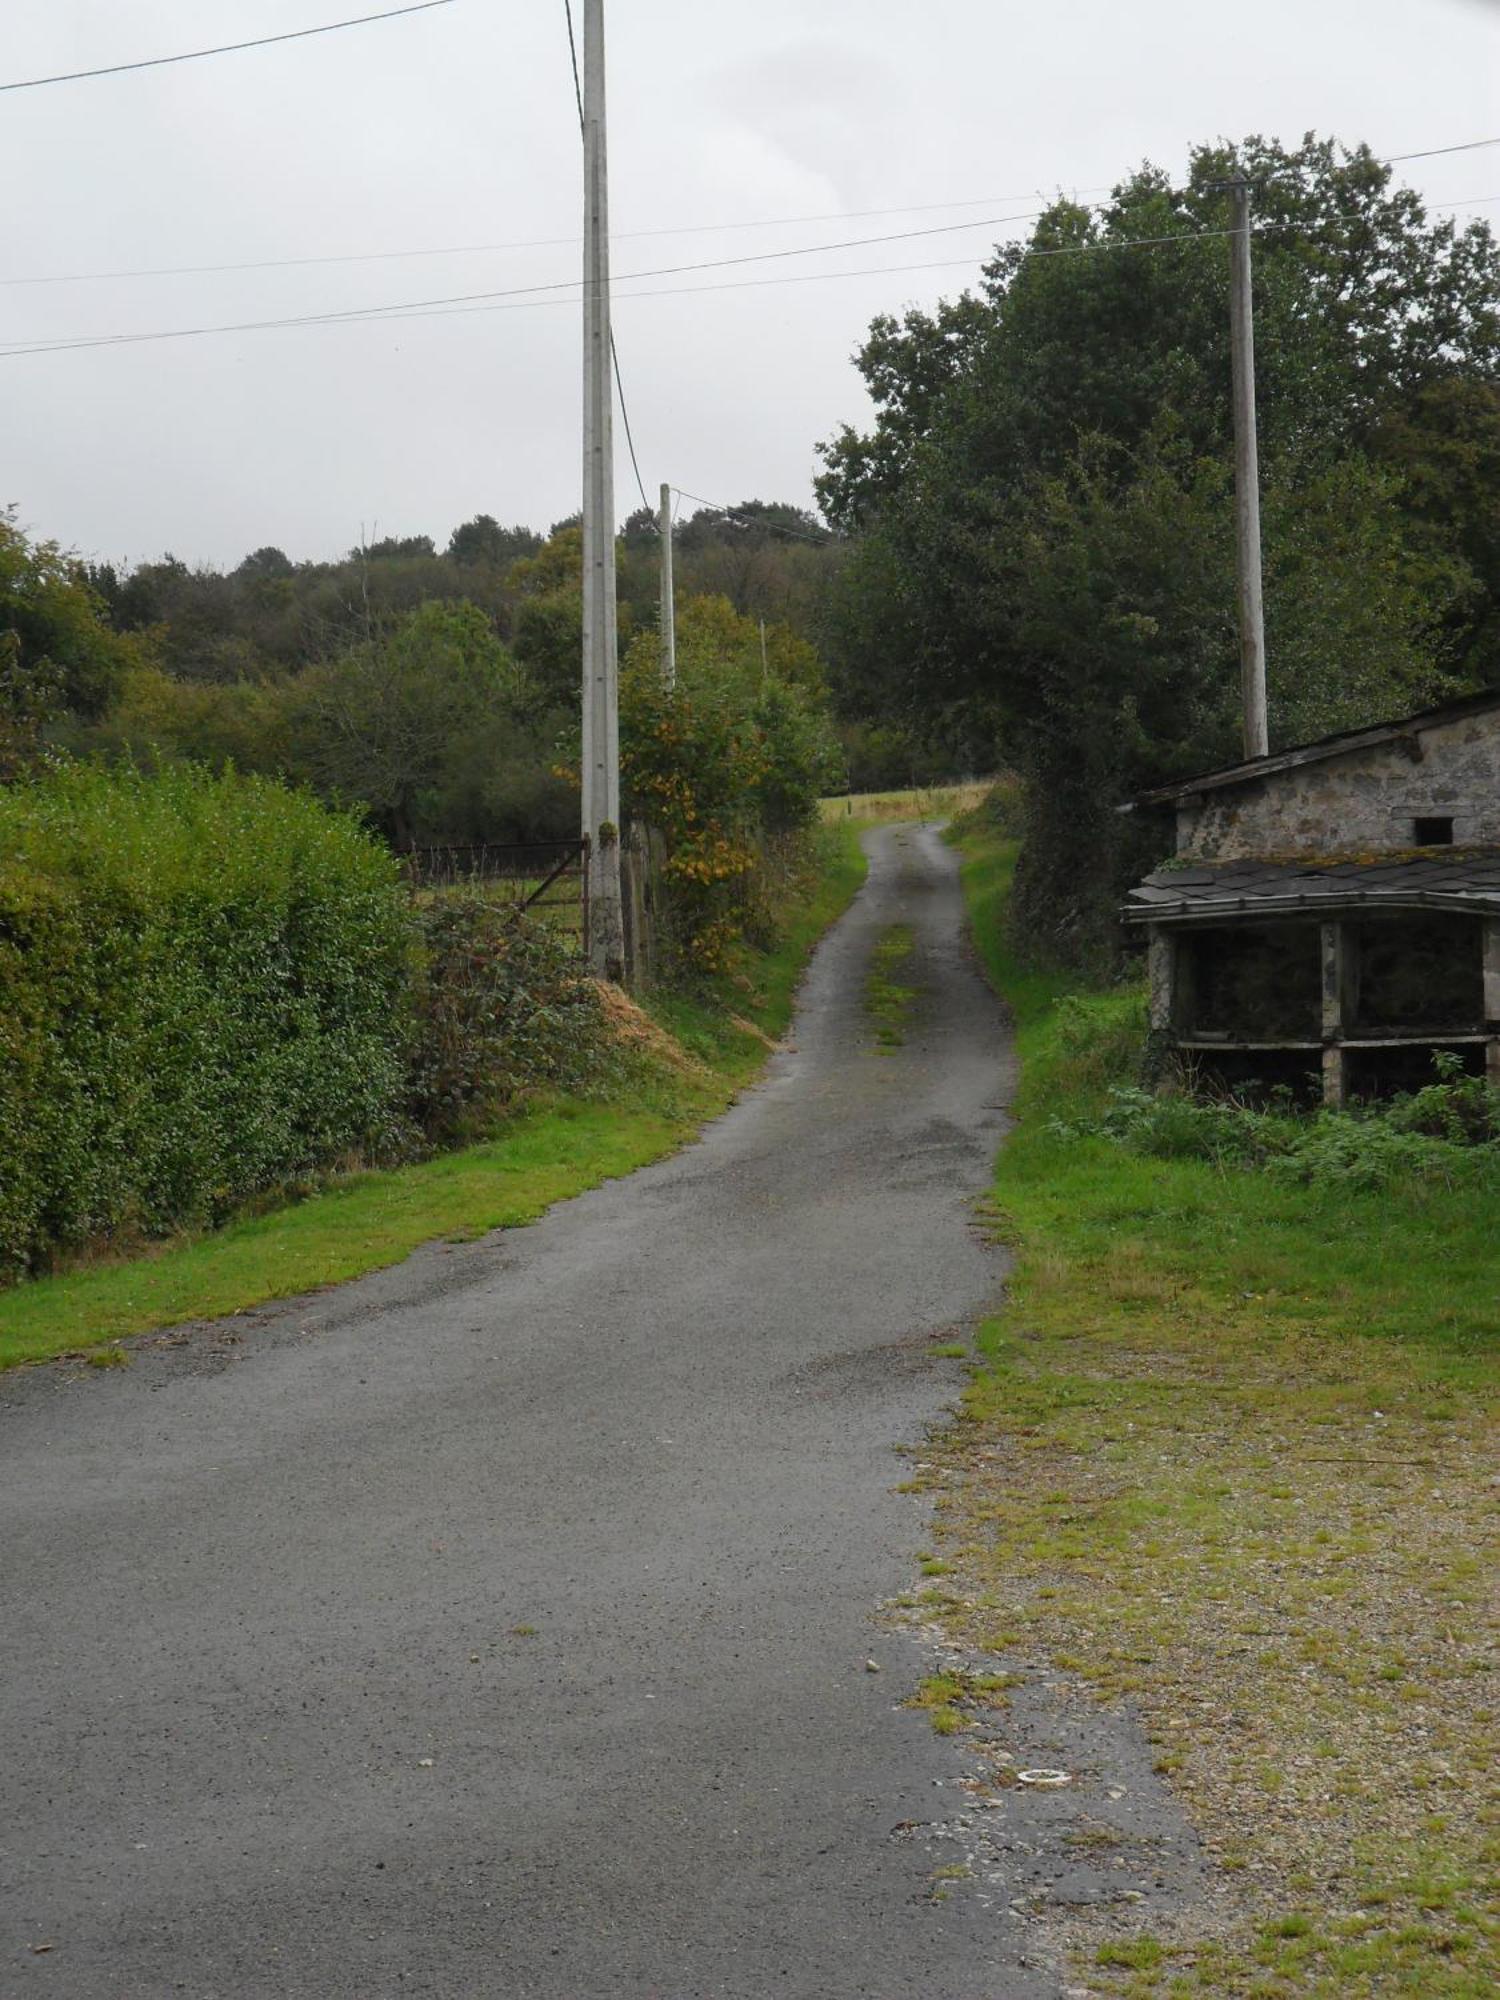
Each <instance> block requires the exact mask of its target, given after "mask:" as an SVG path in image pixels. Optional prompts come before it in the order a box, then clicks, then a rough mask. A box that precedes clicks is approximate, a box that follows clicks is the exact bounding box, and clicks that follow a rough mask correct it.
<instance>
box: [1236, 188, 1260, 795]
mask: <svg viewBox="0 0 1500 2000" xmlns="http://www.w3.org/2000/svg"><path fill="white" fill-rule="evenodd" d="M1229 197H1230V201H1231V203H1232V205H1233V229H1232V233H1231V235H1230V238H1229V245H1230V346H1231V351H1232V354H1233V359H1234V533H1235V553H1236V558H1237V569H1238V575H1239V597H1240V693H1241V699H1242V702H1243V705H1244V716H1245V755H1246V756H1247V757H1264V756H1265V755H1266V753H1267V751H1268V750H1269V748H1270V738H1269V735H1268V731H1267V722H1266V614H1265V596H1264V591H1263V588H1262V582H1261V547H1260V446H1259V441H1258V438H1257V435H1256V415H1255V298H1254V291H1253V288H1252V280H1251V273H1250V186H1249V183H1248V182H1247V181H1243V180H1237V181H1231V182H1230V183H1229Z"/></svg>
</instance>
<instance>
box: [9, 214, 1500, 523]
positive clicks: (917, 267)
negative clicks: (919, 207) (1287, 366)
mask: <svg viewBox="0 0 1500 2000" xmlns="http://www.w3.org/2000/svg"><path fill="white" fill-rule="evenodd" d="M1483 199H1486V200H1488V199H1500V197H1489V196H1486V197H1483ZM1012 219H1013V220H1015V221H1023V220H1027V219H1029V218H1026V217H1020V216H1017V217H1014V218H1012ZM1288 232H1294V233H1300V234H1302V235H1304V236H1305V237H1306V238H1307V239H1308V240H1309V241H1314V240H1319V239H1318V234H1317V232H1314V231H1307V230H1303V229H1302V227H1301V225H1300V224H1299V223H1296V222H1291V221H1287V222H1269V221H1265V222H1259V223H1257V224H1256V226H1255V230H1254V234H1255V235H1257V236H1268V235H1283V234H1286V233H1288ZM1233 234H1234V231H1232V230H1229V229H1183V230H1174V231H1172V232H1170V233H1169V234H1166V235H1162V236H1136V237H1112V238H1105V239H1101V240H1097V241H1094V242H1091V243H1072V244H1058V245H1051V246H1047V247H1042V248H1038V247H1025V248H1022V249H1021V257H1022V260H1023V261H1025V262H1028V263H1029V262H1032V261H1033V260H1035V259H1037V258H1051V257H1088V256H1096V255H1103V254H1109V253H1114V252H1118V251H1126V250H1158V249H1164V248H1169V247H1172V246H1175V245H1180V244H1186V243H1198V242H1204V241H1209V240H1214V239H1219V240H1222V239H1224V238H1226V237H1229V236H1231V235H1233ZM863 240H866V241H869V242H876V243H878V242H884V241H887V240H889V239H886V238H883V237H871V238H867V239H863ZM835 247H838V248H851V247H853V246H852V245H848V244H844V245H838V246H835ZM1006 247H1009V248H1016V247H1017V246H1015V245H1010V246H1006ZM756 261H758V260H756V259H753V258H751V259H742V258H729V259H725V260H723V262H725V263H729V264H739V263H745V262H756ZM973 263H974V259H973V258H972V257H944V258H936V259H928V260H926V261H924V262H920V263H911V264H873V265H862V266H858V267H856V268H853V269H850V270H843V271H803V272H795V273H786V274H783V275H780V276H777V277H774V278H742V279H731V280H727V281H725V282H723V283H720V284H710V285H668V286H661V287H658V288H657V289H655V290H653V291H637V292H619V291H617V292H616V293H615V299H616V302H617V303H625V304H628V303H630V302H631V301H632V300H636V299H662V298H684V297H696V296H698V295H701V294H703V293H709V292H731V291H759V290H764V289H767V288H770V287H775V286H781V285H806V284H826V283H830V282H839V281H842V280H846V279H850V278H879V277H888V276H889V277H899V276H904V275H906V274H907V273H911V272H918V271H951V270H957V269H972V267H973ZM717 268H722V266H721V265H719V264H714V263H706V264H696V265H695V264H690V265H679V266H674V267H671V269H670V270H669V271H664V272H649V271H648V272H632V273H630V274H629V275H628V276H627V277H626V278H623V279H620V280H619V281H618V282H619V283H621V284H629V283H632V282H638V281H642V280H644V279H646V278H650V277H655V276H667V275H678V274H680V273H682V272H692V271H698V270H713V269H717ZM582 283H583V281H582V280H581V279H578V278H570V279H566V280H563V281H561V282H560V283H554V284H550V285H534V286H524V285H523V286H517V287H515V288H513V289H512V290H510V291H505V292H491V293H483V292H482V293H477V294H471V295H469V296H467V297H460V298H458V299H454V300H443V299H438V300H432V301H416V302H413V303H412V304H408V305H389V306H368V307H355V308H351V309H348V310H345V311H340V312H332V313H300V314H287V315H284V316H283V317H281V318H277V319H263V320H239V321H235V322H232V323H228V324H222V325H215V326H201V327H174V328H166V329H163V330H160V331H155V332H150V333H116V334H86V335H78V336H74V337H72V338H69V339H63V340H53V341H36V340H30V341H10V342H0V360H15V359H19V358H20V357H22V356H25V355H32V354H58V353H66V352H73V351H75V350H80V349H84V348H98V347H126V346H133V345H138V344H141V343H146V342H156V341H163V340H186V339H196V338H202V337H205V336H209V335H214V334H227V333H259V332H266V331H273V330H280V329H285V328H300V327H308V326H356V325H363V326H371V325H376V326H378V325H384V324H387V323H389V324H391V325H400V324H401V323H402V322H403V321H405V320H415V319H454V318H462V317H464V316H466V315H468V314H472V313H485V312H505V311H517V310H521V309H525V308H528V307H533V306H544V305H575V304H576V303H577V298H576V297H564V296H563V294H565V293H571V294H581V291H582ZM647 504H648V505H649V504H650V503H649V502H647Z"/></svg>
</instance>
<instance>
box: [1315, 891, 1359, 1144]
mask: <svg viewBox="0 0 1500 2000" xmlns="http://www.w3.org/2000/svg"><path fill="white" fill-rule="evenodd" d="M1321 929H1322V941H1323V1102H1324V1104H1325V1105H1326V1106H1327V1107H1328V1109H1329V1110H1330V1111H1342V1110H1343V1108H1344V1106H1345V1105H1346V1104H1347V1103H1348V1101H1349V1051H1348V1050H1347V1049H1346V1048H1345V1046H1344V1038H1345V1036H1346V1035H1347V1034H1348V1033H1349V1031H1350V1029H1351V1028H1352V1027H1353V1026H1354V1007H1355V1003H1354V981H1355V963H1354V940H1353V939H1352V938H1351V937H1350V935H1349V929H1348V926H1347V925H1346V924H1341V923H1332V924H1324V925H1322V927H1321Z"/></svg>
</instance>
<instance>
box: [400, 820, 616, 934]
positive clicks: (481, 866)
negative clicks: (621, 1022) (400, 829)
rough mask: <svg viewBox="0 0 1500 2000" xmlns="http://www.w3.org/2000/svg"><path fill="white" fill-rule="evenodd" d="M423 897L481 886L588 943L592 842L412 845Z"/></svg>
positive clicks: (408, 858) (411, 871)
mask: <svg viewBox="0 0 1500 2000" xmlns="http://www.w3.org/2000/svg"><path fill="white" fill-rule="evenodd" d="M401 860H402V863H403V865H404V867H405V869H406V873H407V879H408V881H409V882H410V884H411V889H412V894H413V895H414V896H416V897H418V898H424V897H429V896H441V895H451V894H452V893H454V892H455V891H457V890H460V889H462V890H471V891H472V890H481V891H483V893H484V894H485V895H486V896H487V897H492V898H493V899H494V900H495V901H497V902H508V903H514V904H515V905H516V907H517V908H518V909H523V910H529V911H532V912H534V913H535V914H536V915H537V916H539V917H540V918H542V920H543V921H545V922H547V923H554V924H556V925H558V926H559V928H561V929H565V930H571V931H576V932H577V934H578V937H579V939H580V942H581V944H582V945H583V946H584V948H585V949H586V948H587V942H588V899H589V890H588V842H587V841H586V840H553V841H541V842H533V843H528V844H525V845H518V846H509V845H500V844H497V843H494V842H484V843H481V844H476V845H472V846H448V847H412V848H408V849H407V850H406V852H405V853H404V854H403V855H402V856H401Z"/></svg>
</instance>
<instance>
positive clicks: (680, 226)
mask: <svg viewBox="0 0 1500 2000" xmlns="http://www.w3.org/2000/svg"><path fill="white" fill-rule="evenodd" d="M376 18H384V17H383V16H377V17H376ZM574 89H575V94H576V93H577V92H578V91H579V89H580V86H579V84H578V83H577V81H576V79H575V84H574ZM1495 145H1500V139H1476V140H1472V141H1470V142H1468V143H1467V144H1465V145H1463V146H1458V147H1451V148H1450V147H1438V148H1436V149H1434V152H1432V153H1398V154H1393V155H1389V156H1387V157H1386V158H1384V159H1382V160H1380V161H1379V162H1378V164H1379V165H1381V166H1390V165H1392V164H1394V163H1396V162H1398V161H1404V160H1413V159H1429V158H1433V157H1435V156H1436V155H1437V154H1441V153H1445V152H1449V151H1453V152H1473V151H1475V150H1477V149H1478V148H1480V147H1484V146H1495ZM1114 185H1115V183H1113V182H1099V183H1096V184H1095V185H1094V186H1092V187H1073V188H1069V189H1068V190H1067V193H1066V196H1063V197H1059V198H1062V199H1067V200H1070V201H1077V200H1078V199H1079V198H1080V197H1081V196H1083V195H1089V194H1102V193H1108V192H1110V191H1111V190H1112V189H1113V187H1114ZM1036 192H1037V193H1038V194H1039V192H1040V191H1039V190H1038V191H1036ZM1033 198H1035V197H1033ZM1026 199H1027V196H1026V195H1024V194H1011V195H978V196H966V197H965V198H964V199H963V200H961V201H931V202H904V203H901V204H899V205H898V206H896V207H893V208H854V209H835V210H825V211H823V212H821V213H819V214H815V215H767V216H756V217H752V218H751V219H750V220H748V221H739V222H687V223H674V224H672V225H670V226H669V227H666V228H658V229H623V230H613V231H611V238H612V240H613V241H614V242H616V243H632V242H642V241H648V240H654V239H657V238H660V237H665V236H717V235H727V234H729V233H730V232H737V231H740V230H746V229H797V228H803V227H811V225H813V224H814V223H819V222H874V221H880V220H883V219H884V218H886V217H888V216H893V215H935V214H941V213H942V212H943V211H945V210H952V209H958V208H1000V207H1004V206H1006V205H1007V204H1009V203H1010V202H1013V201H1024V200H1026ZM1497 199H1500V196H1495V195H1488V194H1486V195H1468V196H1464V197H1461V198H1460V199H1459V200H1456V201H1434V202H1428V203H1427V204H1426V205H1427V207H1428V208H1431V209H1449V208H1471V207H1479V206H1481V205H1482V204H1484V203H1487V202H1492V201H1495V200H1497ZM1016 219H1017V220H1019V219H1021V218H1016ZM582 240H583V239H582V238H581V237H579V236H532V237H520V238H515V239H512V240H510V241H507V242H503V243H438V244H432V245H429V246H425V247H423V248H420V249H412V250H356V251H333V252H327V253H324V254H322V255H319V256H313V257H257V258H251V259H248V260H245V261H240V262H234V263H225V264H162V265H147V266H143V267H140V268H137V269H131V270H118V271H45V272H34V273H31V274H27V275H22V276H20V277H4V276H0V291H5V290H11V289H15V288H24V287H35V286H40V285H84V284H103V283H113V282H120V283H124V282H126V281H134V280H138V279H148V278H200V277H220V276H224V275H228V274H233V273H236V272H247V273H248V272H255V271H294V270H308V269H313V268H316V267H319V266H323V265H328V266H333V265H343V264H387V263H406V262H411V261H413V260H415V259H418V258H423V257H481V256H495V255H499V254H502V253H509V252H514V251H519V250H562V249H573V248H576V247H577V246H578V245H579V244H581V242H582Z"/></svg>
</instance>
